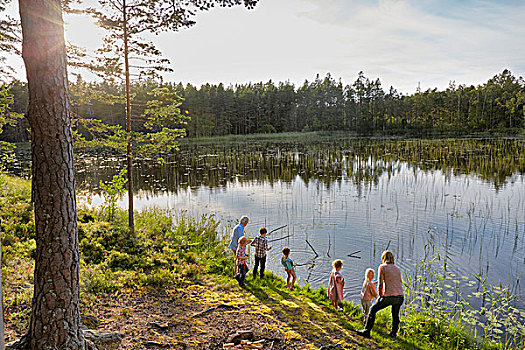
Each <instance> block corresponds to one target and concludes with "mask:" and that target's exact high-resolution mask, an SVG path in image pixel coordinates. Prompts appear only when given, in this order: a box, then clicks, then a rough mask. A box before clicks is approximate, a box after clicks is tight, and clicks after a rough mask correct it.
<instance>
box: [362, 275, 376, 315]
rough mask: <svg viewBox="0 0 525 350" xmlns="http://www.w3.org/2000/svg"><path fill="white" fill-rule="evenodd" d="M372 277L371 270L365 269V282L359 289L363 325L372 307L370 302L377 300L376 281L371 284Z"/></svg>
mask: <svg viewBox="0 0 525 350" xmlns="http://www.w3.org/2000/svg"><path fill="white" fill-rule="evenodd" d="M374 275H375V273H374V270H373V269H366V272H365V281H364V282H363V288H362V289H361V306H362V307H363V315H364V317H365V318H364V321H363V323H364V324H365V325H366V321H367V319H368V312H369V311H370V308H371V307H372V301H373V300H374V299H375V298H377V291H376V284H377V281H375V282H372V280H373V279H374Z"/></svg>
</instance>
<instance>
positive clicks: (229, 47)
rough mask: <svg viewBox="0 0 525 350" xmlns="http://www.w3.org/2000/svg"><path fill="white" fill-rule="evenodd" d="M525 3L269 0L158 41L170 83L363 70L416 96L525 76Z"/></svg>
mask: <svg viewBox="0 0 525 350" xmlns="http://www.w3.org/2000/svg"><path fill="white" fill-rule="evenodd" d="M523 14H525V3H522V2H521V1H507V2H492V1H486V0H465V1H461V2H458V1H451V0H450V1H449V0H440V1H435V0H426V1H416V0H377V1H371V0H286V1H283V0H261V1H260V2H259V4H258V5H257V7H256V9H255V10H252V11H248V10H246V9H244V8H242V7H235V8H227V9H219V8H217V9H214V10H212V11H209V12H205V13H201V14H199V15H198V16H197V25H196V26H194V27H192V28H189V29H183V30H181V31H180V32H178V33H164V34H161V35H159V36H153V37H152V39H153V40H154V41H155V42H156V43H157V44H158V46H159V47H160V48H161V50H162V51H163V53H164V54H165V56H166V57H168V58H170V59H171V61H172V64H173V68H174V70H175V72H174V73H173V74H170V75H169V76H167V77H166V78H167V80H170V81H183V82H191V83H193V84H195V85H200V84H202V83H206V82H210V83H219V82H223V83H225V84H226V85H228V84H229V83H234V84H235V83H246V82H250V81H251V82H257V81H267V80H269V79H272V80H273V81H285V80H290V81H292V82H293V83H295V84H296V85H300V84H302V82H304V80H305V79H308V80H312V79H313V78H315V75H316V74H317V73H319V74H321V75H322V76H323V75H325V74H326V73H328V72H330V73H331V74H332V76H333V77H335V78H339V77H341V78H342V79H343V82H344V83H349V84H350V83H352V82H353V81H354V80H355V79H356V77H357V73H358V72H359V71H361V70H363V71H364V72H365V74H366V75H367V76H368V77H370V78H373V79H375V78H377V77H379V78H380V79H381V81H382V83H383V86H384V87H385V89H387V88H388V87H389V86H390V85H393V86H394V87H396V88H398V89H399V90H401V91H403V92H413V91H414V90H415V88H416V87H417V85H418V82H421V87H422V88H423V89H426V88H433V87H438V88H440V89H443V88H446V86H447V85H448V82H449V81H450V80H455V81H456V82H457V83H464V84H480V83H483V82H485V81H486V80H487V79H489V78H490V77H491V76H493V75H494V74H497V73H499V72H501V71H502V70H503V69H505V68H509V69H510V70H511V71H512V72H513V73H514V74H515V75H525V64H524V63H523V62H522V61H523V59H522V58H523V57H525V45H524V40H523V37H524V36H525V22H524V21H523V20H522V17H523ZM66 21H67V22H69V24H68V26H67V29H68V33H67V34H66V36H67V37H68V38H71V40H74V41H75V42H80V43H81V44H82V45H85V46H88V47H94V46H96V43H97V42H100V37H101V33H100V32H99V31H97V30H96V29H95V28H94V27H93V26H92V24H91V23H90V20H88V19H84V18H82V17H81V16H68V17H66Z"/></svg>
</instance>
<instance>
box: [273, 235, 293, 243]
mask: <svg viewBox="0 0 525 350" xmlns="http://www.w3.org/2000/svg"><path fill="white" fill-rule="evenodd" d="M288 237H290V235H288V236H284V237H281V238H275V239H270V240H268V242H277V241H280V240H281V239H285V238H288Z"/></svg>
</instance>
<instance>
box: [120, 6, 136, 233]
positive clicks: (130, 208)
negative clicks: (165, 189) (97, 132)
mask: <svg viewBox="0 0 525 350" xmlns="http://www.w3.org/2000/svg"><path fill="white" fill-rule="evenodd" d="M122 25H123V29H124V33H123V34H124V70H125V76H126V131H127V132H128V133H129V135H130V136H129V137H130V139H129V140H128V146H127V150H126V163H127V167H128V168H127V171H128V226H129V231H130V232H131V233H132V234H134V233H135V220H134V218H133V210H134V208H133V143H132V139H131V95H130V81H129V49H128V39H129V38H128V17H127V6H126V0H123V2H122Z"/></svg>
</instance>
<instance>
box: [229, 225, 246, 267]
mask: <svg viewBox="0 0 525 350" xmlns="http://www.w3.org/2000/svg"><path fill="white" fill-rule="evenodd" d="M248 221H250V218H249V217H247V216H246V215H244V216H242V217H241V219H240V220H239V223H238V224H237V226H235V227H234V228H233V231H232V239H231V242H230V244H229V245H228V248H230V249H231V251H232V252H233V256H234V257H235V255H236V253H237V247H238V245H239V238H241V237H243V236H244V228H245V227H246V225H248ZM249 243H251V240H250V241H249V242H248V244H249ZM237 272H238V271H237V264H235V265H234V268H233V275H234V276H235V275H236V274H237Z"/></svg>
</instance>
